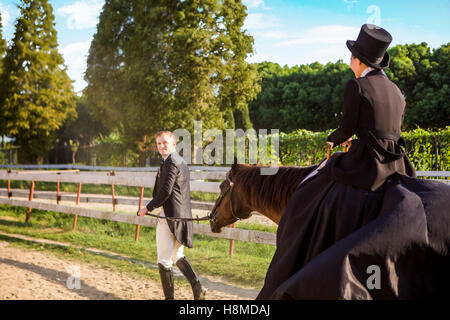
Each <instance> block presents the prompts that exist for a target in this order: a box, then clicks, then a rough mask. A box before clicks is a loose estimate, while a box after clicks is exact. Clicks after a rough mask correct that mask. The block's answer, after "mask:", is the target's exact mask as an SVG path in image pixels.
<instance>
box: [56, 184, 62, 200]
mask: <svg viewBox="0 0 450 320" xmlns="http://www.w3.org/2000/svg"><path fill="white" fill-rule="evenodd" d="M60 201H61V194H60V192H59V181H57V182H56V204H59V202H60Z"/></svg>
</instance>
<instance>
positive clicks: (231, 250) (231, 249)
mask: <svg viewBox="0 0 450 320" xmlns="http://www.w3.org/2000/svg"><path fill="white" fill-rule="evenodd" d="M235 226H236V223H233V224H232V225H231V226H230V228H234V227H235ZM233 251H234V240H230V257H231V256H233Z"/></svg>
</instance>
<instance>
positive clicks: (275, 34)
mask: <svg viewBox="0 0 450 320" xmlns="http://www.w3.org/2000/svg"><path fill="white" fill-rule="evenodd" d="M251 35H252V36H254V37H258V38H264V39H272V40H274V39H278V40H280V39H289V38H291V37H292V36H290V35H289V34H287V33H286V32H282V31H275V30H274V31H254V32H252V33H251Z"/></svg>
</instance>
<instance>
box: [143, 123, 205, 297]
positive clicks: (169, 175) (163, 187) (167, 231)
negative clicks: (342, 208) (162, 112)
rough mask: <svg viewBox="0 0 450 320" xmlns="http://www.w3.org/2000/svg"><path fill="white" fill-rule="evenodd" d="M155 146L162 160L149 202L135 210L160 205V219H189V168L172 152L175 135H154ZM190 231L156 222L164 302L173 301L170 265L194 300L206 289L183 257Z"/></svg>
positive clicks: (187, 226)
mask: <svg viewBox="0 0 450 320" xmlns="http://www.w3.org/2000/svg"><path fill="white" fill-rule="evenodd" d="M156 143H157V146H158V152H159V153H160V154H161V156H162V157H163V159H164V160H163V162H162V164H161V167H160V168H159V170H158V174H157V176H156V181H155V187H154V188H153V199H152V200H151V201H150V202H149V203H148V204H147V206H146V207H144V208H141V209H140V210H139V211H138V215H139V216H144V215H145V214H146V213H147V212H150V211H153V210H154V209H155V208H158V207H161V206H162V207H163V210H162V211H161V214H160V215H161V216H166V217H174V218H192V211H191V196H190V187H189V179H190V178H189V168H188V166H187V164H186V162H185V161H184V159H183V158H182V157H181V156H180V155H179V154H178V153H177V152H176V149H175V146H176V139H175V136H174V135H173V133H172V132H170V131H160V132H158V133H157V134H156ZM192 230H193V223H192V221H184V220H183V221H173V220H170V219H158V225H157V227H156V248H157V251H158V268H159V274H160V276H161V283H162V287H163V291H164V296H165V299H166V300H173V299H174V284H173V269H172V265H173V263H174V262H175V264H176V266H177V267H178V269H180V271H181V272H182V273H183V275H184V276H185V277H186V279H187V280H188V281H189V283H190V284H191V286H192V292H193V294H194V299H195V300H204V299H205V294H206V289H205V288H204V287H203V286H202V284H201V283H200V280H199V278H198V277H197V275H196V274H195V272H194V270H193V268H192V266H191V264H190V263H189V261H188V260H187V258H186V257H185V256H184V254H183V249H184V246H186V247H188V248H192V247H193V231H192Z"/></svg>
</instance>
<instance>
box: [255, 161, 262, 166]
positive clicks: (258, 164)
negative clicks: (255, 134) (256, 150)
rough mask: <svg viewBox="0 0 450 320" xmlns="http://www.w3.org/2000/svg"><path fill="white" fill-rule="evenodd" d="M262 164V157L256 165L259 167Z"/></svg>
mask: <svg viewBox="0 0 450 320" xmlns="http://www.w3.org/2000/svg"><path fill="white" fill-rule="evenodd" d="M260 165H261V159H258V162H257V163H256V166H257V167H259V166H260Z"/></svg>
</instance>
